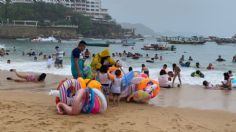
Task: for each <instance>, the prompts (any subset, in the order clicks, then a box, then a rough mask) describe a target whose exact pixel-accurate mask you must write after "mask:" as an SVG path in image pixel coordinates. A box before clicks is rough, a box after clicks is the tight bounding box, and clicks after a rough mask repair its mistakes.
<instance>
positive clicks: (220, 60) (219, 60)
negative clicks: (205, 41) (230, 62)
mask: <svg viewBox="0 0 236 132" xmlns="http://www.w3.org/2000/svg"><path fill="white" fill-rule="evenodd" d="M216 61H218V62H222V61H225V59H223V58H221V55H219V57H218V59H216Z"/></svg>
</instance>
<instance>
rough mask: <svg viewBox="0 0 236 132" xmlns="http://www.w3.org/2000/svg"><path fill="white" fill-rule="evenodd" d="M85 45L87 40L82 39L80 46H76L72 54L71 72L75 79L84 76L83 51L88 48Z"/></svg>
mask: <svg viewBox="0 0 236 132" xmlns="http://www.w3.org/2000/svg"><path fill="white" fill-rule="evenodd" d="M85 45H86V42H85V41H83V40H82V41H80V42H79V44H78V47H76V48H74V49H73V51H72V54H71V73H72V76H73V77H74V79H77V78H78V77H83V68H84V60H83V55H82V52H83V51H84V49H85V48H86V46H85Z"/></svg>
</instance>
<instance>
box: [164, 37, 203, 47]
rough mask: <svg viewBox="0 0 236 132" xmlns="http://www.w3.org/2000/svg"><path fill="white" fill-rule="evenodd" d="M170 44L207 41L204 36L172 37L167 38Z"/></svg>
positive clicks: (196, 43)
mask: <svg viewBox="0 0 236 132" xmlns="http://www.w3.org/2000/svg"><path fill="white" fill-rule="evenodd" d="M167 42H168V43H169V44H195V45H198V44H205V43H206V42H207V41H206V39H205V38H204V37H198V36H192V37H180V36H178V37H170V38H167Z"/></svg>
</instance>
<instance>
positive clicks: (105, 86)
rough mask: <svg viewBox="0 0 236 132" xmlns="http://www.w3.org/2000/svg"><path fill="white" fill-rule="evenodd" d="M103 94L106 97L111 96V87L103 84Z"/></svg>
mask: <svg viewBox="0 0 236 132" xmlns="http://www.w3.org/2000/svg"><path fill="white" fill-rule="evenodd" d="M102 92H103V94H104V95H106V96H108V95H109V94H110V85H109V84H102Z"/></svg>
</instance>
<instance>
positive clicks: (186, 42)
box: [168, 40, 206, 44]
mask: <svg viewBox="0 0 236 132" xmlns="http://www.w3.org/2000/svg"><path fill="white" fill-rule="evenodd" d="M168 43H169V44H205V43H206V41H205V40H168Z"/></svg>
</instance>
